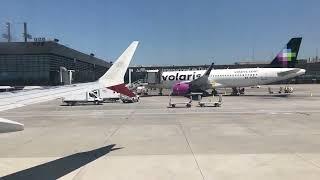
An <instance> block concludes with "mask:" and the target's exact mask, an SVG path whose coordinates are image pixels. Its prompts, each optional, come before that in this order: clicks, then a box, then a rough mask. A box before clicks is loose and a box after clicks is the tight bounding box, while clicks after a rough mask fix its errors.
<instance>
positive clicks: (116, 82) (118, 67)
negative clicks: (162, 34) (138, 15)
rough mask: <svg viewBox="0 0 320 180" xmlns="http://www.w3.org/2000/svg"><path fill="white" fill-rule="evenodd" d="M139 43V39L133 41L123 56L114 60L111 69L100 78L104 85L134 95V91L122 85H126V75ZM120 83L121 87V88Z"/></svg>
mask: <svg viewBox="0 0 320 180" xmlns="http://www.w3.org/2000/svg"><path fill="white" fill-rule="evenodd" d="M138 44H139V42H138V41H133V42H132V43H131V44H130V46H129V47H128V48H127V49H126V50H125V51H124V52H123V53H122V54H121V56H120V57H119V58H118V59H117V60H116V61H115V62H114V64H113V65H112V66H111V67H110V69H109V70H108V71H107V72H106V73H105V74H104V75H103V76H102V77H100V78H99V80H98V81H99V83H100V84H101V85H102V86H103V87H106V88H109V89H115V90H116V91H117V92H118V93H121V94H124V95H127V96H130V97H132V95H133V93H132V92H131V93H128V92H129V91H130V90H129V89H127V88H126V87H125V86H122V85H124V76H125V74H126V71H127V69H128V66H129V64H130V62H131V59H132V57H133V55H134V52H135V51H136V49H137V47H138ZM120 85H121V88H119V87H120ZM115 87H117V88H115ZM119 90H120V91H119Z"/></svg>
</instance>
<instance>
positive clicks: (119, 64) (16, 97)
mask: <svg viewBox="0 0 320 180" xmlns="http://www.w3.org/2000/svg"><path fill="white" fill-rule="evenodd" d="M138 43H139V42H138V41H134V42H132V43H131V45H130V46H129V47H128V48H127V49H126V50H125V51H124V52H123V54H122V55H121V56H120V57H119V58H118V59H117V61H116V62H115V63H114V64H113V65H112V66H111V67H110V69H109V70H108V71H107V72H106V73H105V74H104V75H103V76H102V77H101V78H100V79H99V80H98V81H96V82H90V83H79V84H73V85H67V86H58V87H50V88H45V89H35V90H29V91H17V92H14V93H10V94H0V111H4V110H8V109H14V108H17V107H22V106H26V105H30V104H35V103H40V102H45V101H50V100H54V99H57V98H61V97H65V96H68V95H70V94H77V93H83V92H87V91H92V90H95V89H100V88H102V87H103V88H109V89H112V90H114V91H116V92H118V93H121V94H124V95H127V96H130V97H133V96H135V95H134V94H133V93H132V92H131V91H130V90H129V89H128V88H127V87H126V86H125V84H124V76H125V73H126V71H127V68H128V66H129V64H130V61H131V59H132V57H133V54H134V52H135V50H136V48H137V46H138ZM18 130H23V124H20V123H18V122H14V121H11V120H7V119H2V118H0V132H12V131H18Z"/></svg>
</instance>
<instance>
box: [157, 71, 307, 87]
mask: <svg viewBox="0 0 320 180" xmlns="http://www.w3.org/2000/svg"><path fill="white" fill-rule="evenodd" d="M204 73H205V70H195V71H167V72H163V73H162V77H161V83H160V87H162V88H171V87H172V86H173V85H174V84H176V83H178V82H188V81H192V80H194V79H197V78H199V77H201V76H202V75H203V74H204ZM304 73H305V70H304V69H299V68H244V69H216V70H212V71H211V73H210V75H209V77H208V80H209V83H210V84H211V87H212V88H233V87H248V86H255V85H263V84H269V83H272V82H276V81H282V80H286V79H290V78H293V77H296V76H299V75H302V74H304Z"/></svg>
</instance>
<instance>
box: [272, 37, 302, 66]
mask: <svg viewBox="0 0 320 180" xmlns="http://www.w3.org/2000/svg"><path fill="white" fill-rule="evenodd" d="M301 40H302V38H301V37H297V38H292V39H290V41H289V42H288V44H287V45H286V47H285V48H283V49H282V50H281V51H280V53H278V54H277V56H276V57H275V58H274V59H273V61H272V62H271V65H273V66H276V67H294V66H295V64H296V63H297V57H298V53H299V49H300V44H301Z"/></svg>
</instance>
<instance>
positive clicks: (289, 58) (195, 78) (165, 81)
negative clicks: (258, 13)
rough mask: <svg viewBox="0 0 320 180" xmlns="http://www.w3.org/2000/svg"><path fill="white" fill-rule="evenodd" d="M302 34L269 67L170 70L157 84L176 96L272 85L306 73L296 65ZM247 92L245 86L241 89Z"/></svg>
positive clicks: (235, 92)
mask: <svg viewBox="0 0 320 180" xmlns="http://www.w3.org/2000/svg"><path fill="white" fill-rule="evenodd" d="M301 40H302V38H301V37H298V38H292V39H291V40H290V41H289V42H288V44H287V45H286V46H285V48H283V49H282V50H281V51H280V53H278V54H277V56H276V57H275V58H274V59H273V61H272V62H271V64H270V68H241V69H216V70H212V71H211V68H212V66H211V67H210V68H209V70H210V72H208V71H205V70H195V71H167V72H163V73H162V74H161V82H160V85H159V86H158V87H160V88H167V89H172V94H173V95H186V94H188V93H190V92H199V91H200V92H204V91H205V90H208V89H214V91H215V88H232V89H233V94H239V93H244V92H241V89H240V88H242V89H243V87H249V86H257V85H263V84H269V83H273V82H277V81H282V80H286V79H290V78H293V77H296V76H300V75H302V74H305V70H304V69H299V68H294V65H295V64H296V63H297V56H298V52H299V48H300V44H301ZM242 91H244V89H243V90H242Z"/></svg>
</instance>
